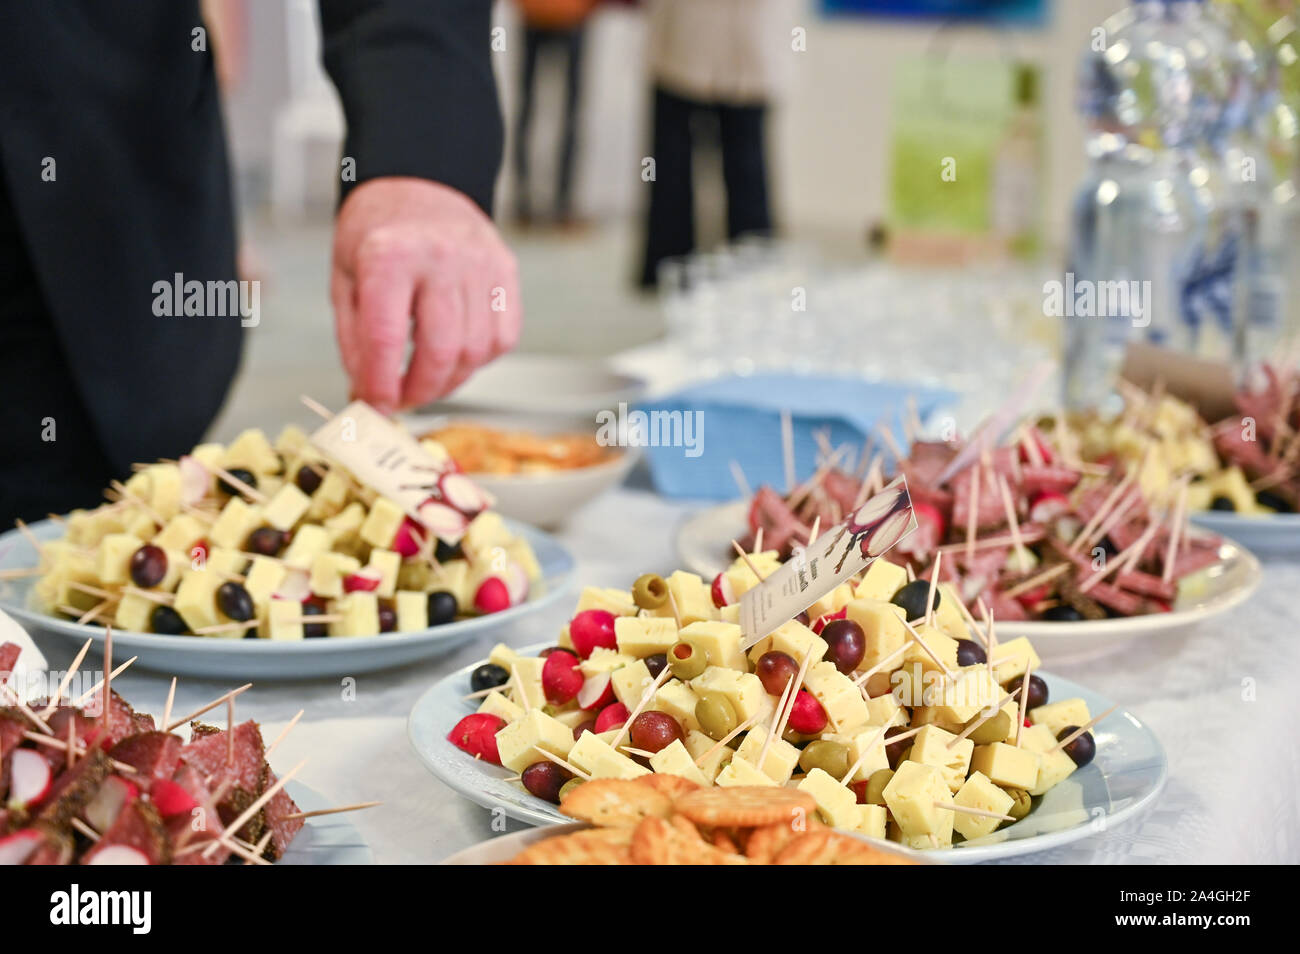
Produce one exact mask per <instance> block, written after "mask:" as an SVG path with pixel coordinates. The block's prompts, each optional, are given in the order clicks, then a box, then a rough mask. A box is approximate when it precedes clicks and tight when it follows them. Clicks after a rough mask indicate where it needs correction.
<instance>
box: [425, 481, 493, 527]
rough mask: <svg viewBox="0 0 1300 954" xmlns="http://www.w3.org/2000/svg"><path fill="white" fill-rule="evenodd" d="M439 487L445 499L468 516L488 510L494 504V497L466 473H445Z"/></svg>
mask: <svg viewBox="0 0 1300 954" xmlns="http://www.w3.org/2000/svg"><path fill="white" fill-rule="evenodd" d="M438 489H439V490H441V491H442V499H443V500H445V501H446V502H447V503H449V504H451V506H453V507H455V508H456V509H457V510H459V511H460V512H461V513H463V514H465V516H467V517H472V516H474V514H476V513H478V512H480V511H482V510H486V509H487V508H488V507H489V506H491V504H492V498H491V497H490V496H488V494H487V493H486V492H485V491H484V490H483V489H482V488H481V487H479V485H478V484H476V483H474V481H472V480H470V479H469V478H468V477H466V476H465V475H464V474H454V473H451V474H443V475H442V478H441V479H440V480H439V481H438Z"/></svg>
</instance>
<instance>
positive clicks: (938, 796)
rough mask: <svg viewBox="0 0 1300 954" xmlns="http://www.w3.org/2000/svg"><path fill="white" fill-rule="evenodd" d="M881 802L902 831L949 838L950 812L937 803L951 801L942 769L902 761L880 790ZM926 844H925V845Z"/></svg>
mask: <svg viewBox="0 0 1300 954" xmlns="http://www.w3.org/2000/svg"><path fill="white" fill-rule="evenodd" d="M883 794H884V798H885V805H886V806H888V808H889V812H890V814H892V815H893V816H894V821H896V822H898V826H899V828H900V829H901V830H902V832H903V833H904V834H905V835H924V836H927V841H928V836H930V835H934V836H936V837H937V838H938V839H939V841H940V842H941V843H942V842H951V841H952V824H953V817H952V816H953V813H952V812H951V811H948V810H947V809H946V808H940V807H939V806H940V805H951V804H952V792H951V791H949V789H948V783H947V782H945V781H944V779H943V773H942V772H940V771H939V770H938V769H937V768H935V767H934V766H933V765H925V764H923V763H921V762H912V761H904V762H899V763H898V770H897V771H896V772H894V777H893V778H891V779H890V780H889V784H888V785H886V786H885V790H884V793H883ZM927 847H928V845H927Z"/></svg>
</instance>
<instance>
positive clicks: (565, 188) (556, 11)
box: [514, 0, 599, 226]
mask: <svg viewBox="0 0 1300 954" xmlns="http://www.w3.org/2000/svg"><path fill="white" fill-rule="evenodd" d="M516 2H517V3H518V5H519V8H520V13H521V14H522V16H523V21H524V62H523V66H522V69H521V70H520V83H519V115H518V118H517V119H516V121H515V141H514V172H515V190H516V191H515V218H516V220H518V222H519V224H520V225H524V226H527V225H532V224H533V222H534V216H535V214H536V208H535V203H534V202H533V200H532V183H531V181H530V179H529V165H530V163H529V161H528V132H529V129H530V127H531V125H532V119H533V91H534V89H535V88H536V85H537V63H538V60H539V59H541V58H542V57H549V58H551V59H556V60H558V59H560V58H563V60H564V65H565V80H564V117H563V120H562V126H561V129H560V151H559V156H558V165H557V167H556V177H555V216H554V220H555V222H556V224H558V225H562V226H572V225H575V224H577V220H576V219H575V217H574V214H573V166H574V160H575V154H576V148H577V138H578V102H579V98H580V96H581V88H582V47H583V42H584V36H585V34H586V21H587V18H588V17H589V16H590V15H591V11H592V8H593V7H595V6H596V4H597V3H598V2H599V0H516Z"/></svg>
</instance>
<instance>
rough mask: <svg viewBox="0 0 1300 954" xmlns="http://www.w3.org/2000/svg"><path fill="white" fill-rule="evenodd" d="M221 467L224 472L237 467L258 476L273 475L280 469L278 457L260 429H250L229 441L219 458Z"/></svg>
mask: <svg viewBox="0 0 1300 954" xmlns="http://www.w3.org/2000/svg"><path fill="white" fill-rule="evenodd" d="M221 466H222V467H223V468H225V469H226V470H234V469H235V468H236V467H239V468H242V469H244V470H251V471H252V472H253V473H255V474H259V475H261V474H274V473H275V472H276V471H278V470H279V469H280V455H278V454H277V453H276V452H275V448H273V447H272V446H271V442H270V441H269V440H267V439H266V435H265V434H263V433H262V432H261V430H260V429H258V428H256V427H250V428H249V429H248V430H246V431H241V432H240V434H239V436H238V437H236V438H235V439H234V440H233V441H231V443H230V446H229V447H227V448H226V453H225V454H224V455H223V456H222V458H221Z"/></svg>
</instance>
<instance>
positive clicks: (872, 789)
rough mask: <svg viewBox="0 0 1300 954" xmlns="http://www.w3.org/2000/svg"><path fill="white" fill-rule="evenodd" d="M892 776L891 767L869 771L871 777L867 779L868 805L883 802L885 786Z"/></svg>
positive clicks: (881, 803)
mask: <svg viewBox="0 0 1300 954" xmlns="http://www.w3.org/2000/svg"><path fill="white" fill-rule="evenodd" d="M893 777H894V770H893V769H877V770H876V771H874V772H872V773H871V778H869V779H867V804H868V805H883V804H885V786H886V785H888V784H889V780H890V779H891V778H893Z"/></svg>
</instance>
